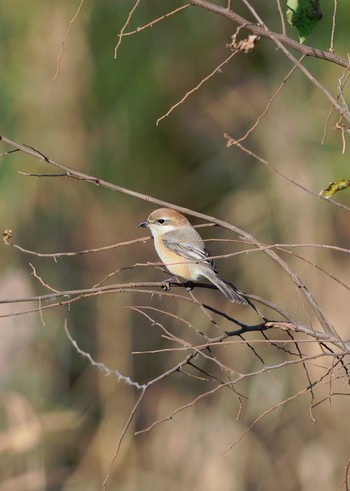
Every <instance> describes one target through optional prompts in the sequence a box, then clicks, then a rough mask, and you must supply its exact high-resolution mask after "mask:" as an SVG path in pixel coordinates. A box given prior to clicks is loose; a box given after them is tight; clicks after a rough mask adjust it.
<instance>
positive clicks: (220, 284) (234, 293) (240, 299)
mask: <svg viewBox="0 0 350 491" xmlns="http://www.w3.org/2000/svg"><path fill="white" fill-rule="evenodd" d="M206 278H207V279H208V280H209V281H211V282H212V283H213V284H214V285H215V286H216V287H217V288H218V289H219V290H220V291H221V292H222V293H223V294H224V295H225V297H226V298H228V299H229V300H230V301H231V302H236V303H241V304H245V305H247V304H248V303H249V302H248V301H247V299H246V298H245V297H244V295H243V293H241V292H239V291H238V290H237V288H236V287H235V286H233V285H232V283H229V282H228V281H225V280H223V279H221V278H220V277H219V276H218V275H217V274H216V273H214V272H211V274H208V275H206Z"/></svg>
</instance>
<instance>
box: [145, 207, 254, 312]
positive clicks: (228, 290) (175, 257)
mask: <svg viewBox="0 0 350 491" xmlns="http://www.w3.org/2000/svg"><path fill="white" fill-rule="evenodd" d="M139 227H144V228H148V229H149V230H150V231H151V233H152V236H153V238H154V246H155V248H156V251H157V253H158V256H159V257H160V259H161V260H162V262H163V263H164V265H165V266H166V267H167V269H168V270H169V271H170V273H172V274H174V275H176V276H180V277H181V278H184V279H185V280H187V281H196V280H198V279H199V278H203V277H204V278H207V279H208V280H209V281H210V282H211V283H213V284H214V285H215V286H216V287H217V288H218V289H219V290H220V291H221V292H222V293H223V294H224V295H225V297H226V298H228V299H229V300H230V301H231V302H237V303H242V304H248V301H247V300H246V299H245V298H244V296H243V294H242V293H241V292H239V291H238V290H237V289H236V288H235V287H234V286H233V285H232V284H231V283H229V282H227V281H225V280H223V279H221V278H220V277H219V275H218V273H217V271H216V267H215V262H214V260H213V259H211V258H210V254H209V252H208V251H207V250H206V249H205V247H204V242H203V240H202V238H201V236H200V235H199V234H198V232H197V231H196V230H195V229H194V228H193V227H192V225H191V224H190V222H189V221H188V220H187V218H185V217H184V216H183V215H181V213H179V212H177V211H174V210H171V209H170V208H160V209H158V210H155V211H153V212H152V213H151V214H150V216H149V217H148V219H147V220H146V221H144V222H141V223H140V224H139Z"/></svg>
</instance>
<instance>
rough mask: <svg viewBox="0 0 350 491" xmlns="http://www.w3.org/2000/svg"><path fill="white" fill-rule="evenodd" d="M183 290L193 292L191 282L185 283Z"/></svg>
mask: <svg viewBox="0 0 350 491" xmlns="http://www.w3.org/2000/svg"><path fill="white" fill-rule="evenodd" d="M185 288H186V290H188V291H189V292H190V291H192V290H193V288H194V284H193V281H187V282H186V283H185Z"/></svg>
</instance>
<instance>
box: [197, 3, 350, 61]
mask: <svg viewBox="0 0 350 491" xmlns="http://www.w3.org/2000/svg"><path fill="white" fill-rule="evenodd" d="M189 2H190V3H191V4H192V5H194V6H195V7H200V8H202V9H205V10H208V11H209V12H213V13H215V14H218V15H221V16H222V17H226V19H229V20H232V21H233V22H234V23H235V24H238V25H239V26H244V27H245V28H246V29H248V30H249V31H250V32H252V33H253V34H256V35H258V36H261V37H264V38H267V39H273V38H276V39H277V40H278V41H279V42H280V43H282V44H283V45H285V46H288V47H289V48H292V49H294V50H295V51H298V52H299V53H301V54H303V55H304V56H310V57H314V58H319V59H321V60H326V61H329V62H331V63H335V64H336V65H339V66H342V67H344V68H346V67H347V66H348V60H346V59H345V58H342V57H341V56H337V55H334V54H333V53H330V52H329V51H322V50H321V49H317V48H313V47H312V46H307V45H305V44H300V43H298V42H297V41H295V40H294V39H291V38H289V37H288V36H286V35H284V34H279V33H277V32H272V31H270V30H266V29H265V28H264V27H261V26H260V25H258V24H253V23H250V22H249V21H248V20H247V19H245V18H244V17H241V16H240V15H238V14H236V13H235V12H233V10H230V9H227V8H225V7H221V6H220V5H216V4H214V3H211V2H208V1H207V0H189Z"/></svg>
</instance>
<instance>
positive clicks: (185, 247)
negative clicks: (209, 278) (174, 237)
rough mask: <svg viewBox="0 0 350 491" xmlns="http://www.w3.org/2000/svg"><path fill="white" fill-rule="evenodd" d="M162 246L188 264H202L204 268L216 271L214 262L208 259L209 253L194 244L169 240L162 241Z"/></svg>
mask: <svg viewBox="0 0 350 491" xmlns="http://www.w3.org/2000/svg"><path fill="white" fill-rule="evenodd" d="M163 244H164V245H165V247H166V248H167V249H169V251H171V252H175V254H178V255H179V256H181V257H183V258H184V259H186V260H188V261H189V262H196V263H198V264H203V265H204V266H207V267H208V268H210V269H212V270H214V271H216V269H215V262H214V260H213V259H211V258H210V257H209V252H208V251H207V250H206V249H200V248H199V247H197V246H196V245H194V244H186V243H184V242H173V241H170V240H163Z"/></svg>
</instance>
